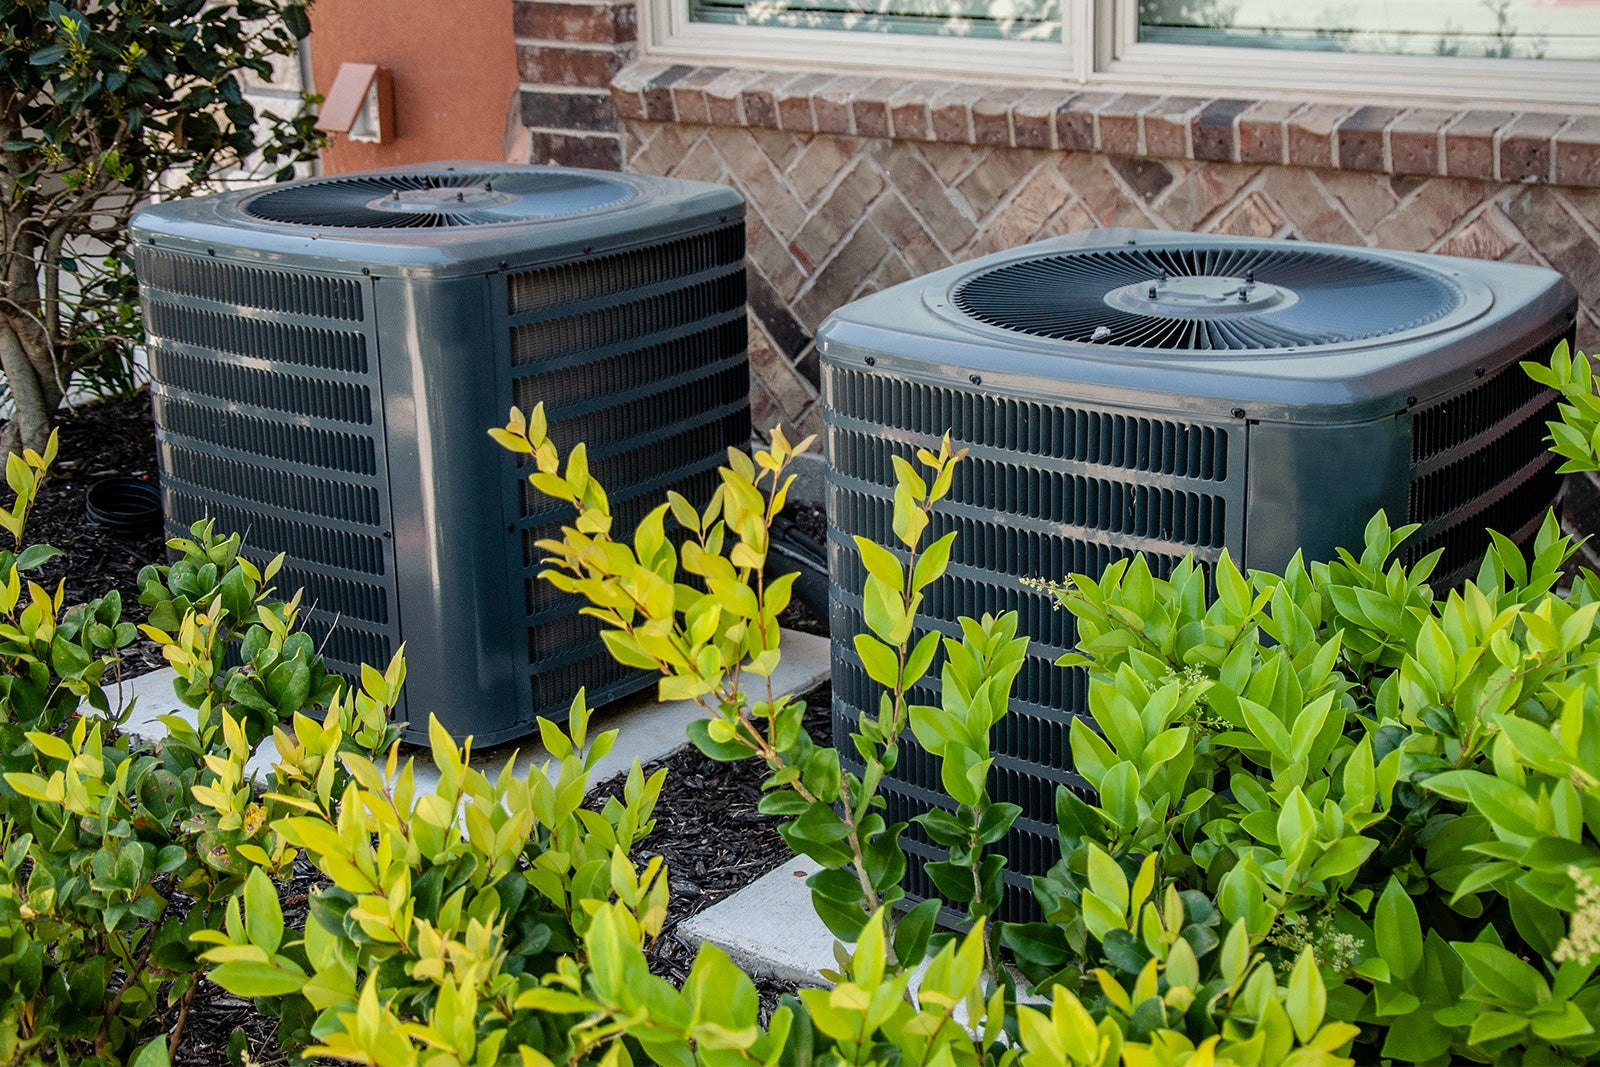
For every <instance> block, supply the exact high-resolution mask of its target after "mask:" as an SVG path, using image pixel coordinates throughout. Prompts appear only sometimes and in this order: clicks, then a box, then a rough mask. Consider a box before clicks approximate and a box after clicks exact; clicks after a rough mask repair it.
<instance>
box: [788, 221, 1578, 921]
mask: <svg viewBox="0 0 1600 1067" xmlns="http://www.w3.org/2000/svg"><path fill="white" fill-rule="evenodd" d="M1575 314H1576V295H1575V293H1574V291H1573V289H1572V287H1571V286H1570V285H1568V284H1567V283H1566V282H1565V281H1564V280H1563V279H1562V278H1561V277H1560V276H1559V275H1557V274H1555V273H1554V272H1552V271H1548V270H1542V269H1539V268H1534V267H1527V266H1519V265H1514V264H1504V263H1492V262H1481V261H1475V260H1465V259H1451V258H1445V257H1440V256H1427V255H1416V254H1404V253H1397V252H1382V251H1377V250H1371V249H1354V248H1344V247H1336V246H1331V245H1315V244H1306V243H1301V242H1292V241H1262V240H1247V239H1240V238H1232V237H1218V236H1197V235H1184V234H1171V233H1156V232H1143V231H1128V230H1107V231H1096V232H1092V233H1087V234H1079V235H1074V236H1070V237H1063V238H1058V239H1055V240H1050V241H1045V242H1041V243H1038V244H1033V245H1029V246H1027V247H1024V248H1020V249H1016V250H1014V251H1010V252H1005V253H1001V254H999V255H994V256H989V257H986V258H984V259H980V260H977V261H975V262H972V263H968V264H964V265H961V266H957V267H952V268H950V269H948V270H944V271H940V272H938V273H935V274H931V275H929V276H927V277H924V278H921V279H918V280H915V281H911V282H907V283H904V284H902V285H899V286H896V287H894V288H893V289H889V290H885V291H884V292H881V293H878V294H876V295H873V296H869V297H867V298H865V299H862V300H860V301H857V302H856V303H854V304H851V305H849V306H848V307H845V308H843V309H841V310H840V311H838V312H837V313H836V314H835V315H834V316H833V317H832V318H831V319H830V320H829V321H828V322H827V323H826V324H824V326H823V328H822V330H821V331H820V334H819V344H820V347H821V350H822V390H823V400H824V403H825V413H824V425H825V440H826V447H827V454H828V458H829V460H830V468H831V469H830V475H829V478H830V480H829V483H828V487H827V505H828V522H829V552H830V558H831V564H832V572H833V585H832V591H831V608H830V611H831V616H832V618H831V627H832V631H831V632H832V635H833V661H834V662H833V668H834V675H833V677H834V685H833V693H834V722H835V734H836V738H837V739H839V740H840V741H842V740H843V736H844V735H845V734H846V733H847V732H848V731H849V730H850V728H851V727H852V725H853V724H854V722H855V721H856V718H857V717H858V716H859V715H860V713H861V712H862V710H863V709H874V708H876V707H877V702H878V697H877V692H876V690H875V688H874V685H873V683H872V682H871V681H870V680H869V679H868V678H867V676H866V674H865V672H864V671H863V670H862V669H861V667H860V665H859V663H858V662H857V660H856V658H855V652H854V650H853V645H852V639H853V635H855V634H857V633H861V632H863V631H864V625H863V622H862V618H861V607H860V591H861V586H862V582H863V580H864V577H865V575H864V572H863V570H862V568H861V565H860V562H859V559H858V557H857V555H856V551H855V548H854V545H853V543H852V542H851V537H852V535H857V534H860V535H864V536H866V537H869V538H871V539H873V540H875V541H877V542H878V543H880V544H884V545H892V544H894V543H895V541H894V538H893V536H892V532H891V515H892V487H893V484H894V473H893V466H892V463H891V459H892V457H893V456H896V455H899V456H904V457H907V458H910V457H911V456H912V455H913V454H914V452H915V450H916V449H917V448H919V447H933V448H936V447H937V442H938V440H939V437H940V435H941V434H943V433H944V432H945V431H946V430H949V431H951V434H952V437H953V439H954V441H955V443H956V444H957V445H958V446H961V447H966V448H969V449H970V450H971V455H970V457H969V458H968V459H967V460H966V461H965V462H964V463H962V464H961V465H960V467H959V468H958V469H957V473H956V476H955V482H954V487H953V489H952V491H951V493H950V496H949V498H948V499H947V500H946V501H945V502H943V503H942V504H941V505H940V506H939V507H938V508H937V510H936V511H935V513H934V515H933V518H932V524H931V529H930V531H929V534H928V536H929V537H930V538H933V537H938V536H940V535H942V534H944V533H946V532H948V531H951V530H954V531H956V532H957V538H956V542H955V548H954V553H953V555H952V557H951V565H950V569H949V572H948V574H947V575H946V576H945V577H944V578H943V579H941V580H940V582H939V583H937V585H935V586H934V587H932V588H930V589H929V590H928V595H927V598H926V600H925V602H924V605H923V614H924V618H925V622H926V624H927V625H928V626H930V627H937V628H939V629H941V630H943V631H945V632H946V633H952V634H953V633H957V632H959V631H958V630H957V628H956V625H955V620H956V619H957V618H958V617H959V616H962V615H970V616H974V617H976V616H979V615H981V614H983V613H984V612H996V613H997V612H1000V611H1006V610H1016V611H1018V612H1020V614H1021V619H1022V622H1021V631H1022V632H1023V633H1026V634H1028V635H1030V636H1031V637H1032V638H1033V643H1032V645H1031V647H1030V650H1029V655H1028V658H1027V662H1026V665H1025V666H1024V668H1023V670H1022V672H1021V674H1020V675H1019V677H1018V680H1017V684H1016V690H1015V695H1014V699H1013V702H1012V709H1013V710H1012V713H1011V715H1010V716H1008V718H1007V719H1006V720H1005V721H1004V722H1003V724H1002V726H1001V728H1000V730H999V731H998V732H997V734H996V736H995V737H994V738H993V743H994V749H995V752H996V758H995V765H994V770H993V772H992V776H991V786H992V788H993V789H994V790H995V793H996V795H997V797H998V798H999V799H1003V800H1008V801H1012V802H1014V803H1017V804H1019V805H1021V806H1022V808H1023V815H1022V817H1021V818H1020V819H1019V820H1018V821H1017V824H1016V826H1015V828H1014V830H1013V831H1012V834H1011V836H1010V838H1009V839H1008V840H1007V841H1006V842H1005V844H1004V845H1003V846H1002V847H1003V848H1004V849H1005V850H1006V851H1007V852H1008V854H1009V856H1010V868H1009V874H1008V884H1007V901H1006V912H1007V914H1009V915H1011V916H1019V915H1026V914H1028V913H1029V912H1030V910H1031V905H1032V902H1031V899H1030V897H1029V893H1028V889H1027V882H1026V875H1029V874H1038V873H1042V872H1043V870H1045V869H1046V868H1047V867H1048V865H1049V864H1050V863H1051V862H1053V860H1054V858H1055V856H1056V855H1057V847H1056V833H1055V827H1054V821H1053V812H1054V804H1053V797H1054V793H1055V790H1056V788H1057V786H1058V785H1066V786H1069V787H1078V788H1081V787H1083V786H1084V785H1085V783H1084V782H1083V781H1082V780H1081V779H1080V778H1078V776H1077V775H1076V774H1075V773H1074V772H1073V770H1072V767H1071V756H1070V750H1069V747H1068V743H1067V730H1068V725H1069V724H1070V722H1071V719H1072V717H1073V716H1075V715H1079V714H1082V713H1084V711H1085V710H1086V705H1085V695H1086V694H1085V677H1084V674H1083V672H1082V671H1081V670H1078V669H1072V670H1068V669H1063V668H1059V667H1056V666H1054V661H1055V659H1056V658H1057V657H1058V656H1060V655H1061V654H1062V653H1063V652H1065V651H1067V650H1069V649H1070V648H1072V647H1073V645H1074V643H1075V636H1074V631H1073V625H1072V617H1071V615H1070V614H1068V613H1067V612H1064V611H1056V610H1053V604H1052V603H1051V600H1050V598H1049V597H1047V596H1044V595H1042V594H1040V593H1037V592H1035V591H1032V590H1029V589H1026V588H1024V587H1022V586H1021V585H1020V584H1019V582H1020V580H1021V579H1023V578H1050V579H1059V578H1062V577H1065V576H1066V575H1068V574H1071V573H1087V574H1097V573H1098V572H1099V571H1100V570H1102V569H1103V568H1104V567H1105V566H1106V565H1107V564H1108V563H1110V562H1112V561H1113V560H1117V559H1121V558H1125V557H1127V556H1129V555H1130V554H1132V553H1134V552H1143V553H1145V554H1146V555H1147V556H1148V557H1149V558H1150V560H1151V562H1152V566H1153V568H1154V569H1156V570H1157V571H1158V572H1160V571H1162V570H1164V569H1166V568H1170V566H1171V565H1172V564H1173V563H1175V562H1176V561H1177V560H1179V559H1181V558H1182V557H1184V556H1185V555H1193V556H1194V557H1196V558H1197V559H1198V560H1199V561H1201V562H1202V563H1208V562H1211V561H1214V560H1216V559H1217V557H1218V556H1219V554H1220V553H1221V552H1222V550H1223V549H1227V550H1228V551H1229V553H1230V554H1231V555H1232V556H1233V558H1234V560H1235V561H1236V562H1240V563H1242V564H1243V565H1244V566H1247V567H1252V568H1266V569H1279V568H1281V567H1282V566H1283V565H1284V564H1285V563H1286V562H1287V561H1288V560H1289V558H1290V557H1291V556H1292V555H1293V553H1294V552H1295V551H1296V550H1297V549H1304V550H1305V551H1306V553H1307V557H1308V558H1310V559H1315V558H1327V557H1328V556H1330V555H1331V554H1332V551H1333V549H1334V548H1335V547H1336V546H1352V545H1357V546H1358V545H1359V543H1360V539H1361V531H1362V528H1363V526H1364V524H1365V523H1366V521H1367V520H1368V518H1370V517H1371V515H1372V514H1373V513H1374V512H1376V511H1377V510H1378V509H1380V508H1382V509H1385V510H1386V511H1387V512H1388V515H1389V517H1390V520H1391V521H1392V522H1394V523H1395V524H1397V525H1398V524H1399V523H1401V522H1414V523H1420V524H1421V526H1422V528H1421V529H1420V530H1419V531H1418V532H1417V533H1416V534H1415V535H1414V536H1413V537H1412V538H1411V539H1410V541H1408V542H1407V544H1406V546H1405V549H1404V551H1405V553H1406V558H1407V559H1411V560H1414V559H1417V558H1419V557H1420V556H1421V555H1423V554H1425V553H1428V552H1431V551H1433V550H1434V549H1436V548H1442V549H1443V550H1444V555H1443V558H1442V559H1441V561H1440V563H1439V565H1438V567H1437V569H1436V571H1435V576H1436V578H1435V580H1436V581H1439V582H1442V583H1445V584H1449V583H1453V582H1456V581H1459V580H1461V579H1462V578H1464V577H1466V576H1468V575H1469V574H1471V573H1473V572H1474V571H1475V570H1476V568H1477V565H1478V562H1479V561H1480V559H1481V556H1482V552H1483V549H1484V548H1485V547H1486V546H1487V545H1488V535H1487V533H1486V530H1487V529H1491V528H1492V529H1496V530H1499V531H1501V532H1503V533H1505V534H1507V535H1509V536H1511V537H1513V538H1514V539H1516V540H1518V541H1526V540H1527V539H1528V538H1529V537H1531V535H1532V533H1533V532H1534V530H1535V529H1536V528H1537V526H1538V523H1539V522H1540V520H1541V518H1542V517H1543V515H1544V513H1545V510H1546V509H1547V508H1549V507H1550V506H1551V505H1552V504H1554V503H1555V501H1556V498H1557V494H1558V493H1559V491H1560V486H1561V479H1560V477H1559V475H1558V474H1557V473H1556V465H1557V464H1556V460H1555V459H1554V458H1553V457H1552V456H1551V455H1549V454H1548V453H1547V452H1546V450H1545V447H1544V443H1543V439H1544V435H1545V421H1546V420H1547V419H1550V418H1552V417H1553V416H1554V414H1555V401H1554V397H1553V396H1552V395H1551V394H1550V393H1549V392H1547V391H1546V390H1544V389H1542V388H1541V387H1539V386H1537V385H1535V384H1534V383H1533V382H1532V381H1530V380H1529V379H1528V377H1527V376H1526V375H1525V374H1524V373H1523V372H1522V371H1521V370H1520V369H1519V368H1518V367H1517V364H1518V362H1519V361H1520V360H1524V359H1546V358H1548V356H1549V354H1550V351H1551V348H1552V347H1553V346H1554V345H1555V344H1556V342H1557V341H1559V340H1561V339H1562V338H1563V337H1567V338H1570V337H1571V336H1572V329H1573V321H1574V318H1575ZM930 682H931V685H926V686H924V687H922V688H921V689H920V690H919V691H916V692H914V693H913V694H912V698H911V699H912V700H913V701H914V702H918V703H932V702H936V701H937V693H936V691H935V689H934V687H935V686H936V685H937V681H936V679H930ZM838 747H839V748H840V750H841V751H842V752H845V753H849V752H850V748H849V746H848V744H846V743H841V744H840V745H839V746H838ZM903 749H904V750H903V751H902V754H901V758H900V762H899V764H898V766H897V768H896V770H895V774H894V776H893V777H892V779H891V780H889V781H886V782H885V784H884V794H885V796H886V798H887V800H888V804H889V811H888V817H889V820H890V821H891V822H893V821H897V820H900V819H905V818H909V817H910V816H912V815H914V814H916V813H917V812H918V811H921V810H925V809H926V807H927V805H929V804H932V803H935V802H936V801H937V796H938V782H939V772H938V768H937V765H936V761H935V759H934V758H933V757H931V756H930V755H928V754H927V753H926V752H923V751H921V750H920V749H917V748H916V747H915V745H914V744H910V743H908V744H905V745H903ZM907 838H908V849H909V850H910V851H911V852H912V854H913V856H914V857H921V858H924V859H926V858H930V857H932V856H933V855H934V853H933V852H932V851H931V849H930V847H929V846H928V844H927V842H926V840H925V839H922V838H920V836H919V831H918V829H917V828H916V827H915V826H913V828H912V830H911V831H910V832H908V834H907ZM908 887H909V889H910V890H911V891H912V892H913V893H917V894H920V895H924V896H925V895H928V894H930V893H931V892H932V886H931V884H929V883H927V882H926V881H925V879H923V877H922V875H921V873H920V865H919V864H914V865H913V871H912V874H911V881H910V882H909V883H908Z"/></svg>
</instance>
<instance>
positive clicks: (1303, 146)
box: [1284, 104, 1352, 167]
mask: <svg viewBox="0 0 1600 1067" xmlns="http://www.w3.org/2000/svg"><path fill="white" fill-rule="evenodd" d="M1351 110H1352V109H1350V108H1348V107H1345V106H1343V105H1342V104H1315V105H1313V106H1311V107H1308V108H1305V109H1304V110H1302V111H1299V112H1297V113H1296V114H1295V116H1294V117H1293V118H1291V119H1289V120H1288V121H1286V122H1285V123H1284V135H1285V142H1286V143H1285V147H1286V148H1287V150H1288V155H1287V161H1288V162H1289V163H1292V164H1294V165H1295V166H1300V167H1331V166H1333V131H1334V130H1335V129H1336V128H1337V127H1338V125H1339V123H1341V122H1343V121H1344V119H1345V116H1347V115H1349V114H1350V112H1351Z"/></svg>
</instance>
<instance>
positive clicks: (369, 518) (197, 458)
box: [158, 441, 379, 526]
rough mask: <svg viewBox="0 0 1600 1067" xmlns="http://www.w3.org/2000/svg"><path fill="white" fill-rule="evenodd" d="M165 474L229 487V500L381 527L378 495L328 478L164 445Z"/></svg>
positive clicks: (162, 455) (161, 444)
mask: <svg viewBox="0 0 1600 1067" xmlns="http://www.w3.org/2000/svg"><path fill="white" fill-rule="evenodd" d="M158 447H159V450H160V456H161V469H162V471H163V472H164V473H170V474H171V475H172V477H174V478H177V479H178V480H180V481H184V482H188V483H189V484H190V485H209V486H227V487H229V489H230V490H231V492H230V494H229V495H232V496H237V497H239V498H240V499H243V500H250V501H253V502H255V503H260V504H266V505H269V506H271V507H277V508H282V509H283V510H284V511H293V512H299V513H302V514H308V515H318V516H321V517H322V518H325V519H337V520H339V521H341V522H351V523H356V524H358V525H361V526H376V525H378V520H379V516H378V491H377V490H376V489H374V488H372V487H371V486H365V485H351V484H350V483H348V482H335V481H329V480H327V479H323V478H311V477H307V476H306V475H303V474H292V473H290V472H288V471H283V470H277V469H274V468H272V467H267V466H263V465H262V464H259V463H242V462H240V461H238V460H233V459H227V458H225V457H222V456H216V455H209V454H207V453H204V452H196V451H193V450H191V449H188V448H184V447H181V446H179V445H176V444H174V443H173V442H171V441H162V442H159V444H158Z"/></svg>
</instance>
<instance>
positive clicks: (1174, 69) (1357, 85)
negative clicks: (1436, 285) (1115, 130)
mask: <svg viewBox="0 0 1600 1067" xmlns="http://www.w3.org/2000/svg"><path fill="white" fill-rule="evenodd" d="M689 4H690V0H644V2H643V3H641V4H640V9H641V10H640V18H641V27H640V29H641V34H640V40H641V44H642V45H643V48H642V51H643V53H644V55H645V56H646V57H648V58H650V59H653V60H664V61H669V62H673V63H695V64H714V65H721V66H738V67H755V68H758V69H762V70H774V71H818V70H823V71H828V72H837V73H856V74H872V75H878V74H891V75H897V76H908V77H916V76H932V77H939V76H950V75H956V76H968V77H972V76H976V77H980V78H983V79H985V80H990V81H997V82H1009V83H1014V84H1017V85H1027V86H1032V87H1035V88H1077V89H1104V90H1110V91H1132V92H1155V93H1181V94H1186V95H1197V96H1230V97H1241V98H1245V99H1251V98H1256V97H1264V96H1272V97H1288V98H1293V99H1310V98H1315V99H1317V100H1338V101H1352V102H1373V103H1382V104H1391V105H1418V106H1429V105H1436V106H1449V107H1481V108H1496V107H1527V106H1532V107H1536V108H1542V109H1545V110H1552V111H1560V112H1583V113H1600V60H1597V61H1595V62H1593V63H1577V62H1568V61H1560V60H1538V59H1526V60H1522V59H1467V58H1461V57H1454V56H1450V57H1440V56H1384V55H1359V54H1355V53H1338V52H1305V51H1293V52H1290V51H1276V50H1274V49H1270V48H1227V47H1222V46H1213V45H1182V44H1152V43H1141V42H1140V41H1139V40H1138V3H1137V0H1062V27H1063V30H1062V37H1063V40H1062V41H1060V42H1039V41H1002V40H979V39H960V38H949V37H931V36H921V35H914V34H895V33H856V32H851V31H849V30H811V29H796V28H789V27H777V26H729V25H720V24H714V23H703V22H692V21H691V20H690V18H689ZM1240 72H1244V73H1243V74H1241V73H1240Z"/></svg>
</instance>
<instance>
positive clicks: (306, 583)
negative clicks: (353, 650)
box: [273, 565, 389, 667]
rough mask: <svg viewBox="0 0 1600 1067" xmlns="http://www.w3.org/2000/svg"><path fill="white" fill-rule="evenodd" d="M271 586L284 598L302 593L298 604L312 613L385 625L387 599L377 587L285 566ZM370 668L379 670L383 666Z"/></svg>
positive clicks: (387, 611) (381, 589)
mask: <svg viewBox="0 0 1600 1067" xmlns="http://www.w3.org/2000/svg"><path fill="white" fill-rule="evenodd" d="M273 584H274V585H276V586H277V587H278V589H279V591H280V592H281V593H283V594H285V595H287V594H290V593H292V592H293V591H294V590H296V589H298V590H300V591H301V592H302V593H303V594H304V595H303V596H302V597H301V598H300V603H301V605H302V606H303V607H305V608H307V609H309V610H312V611H321V612H325V613H328V614H336V615H341V616H343V617H345V618H350V619H359V620H360V621H362V622H370V623H376V624H377V625H379V626H384V625H387V624H388V622H389V597H388V594H387V592H386V591H385V590H384V588H383V587H382V586H381V585H374V584H373V583H371V582H359V581H354V580H352V579H349V578H338V577H335V576H333V575H331V574H325V573H322V572H321V571H313V570H307V569H306V568H304V567H293V566H287V565H285V566H284V567H283V569H282V570H280V571H279V572H278V577H277V578H276V579H274V581H273ZM374 666H377V667H381V666H383V664H381V663H378V664H374Z"/></svg>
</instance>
